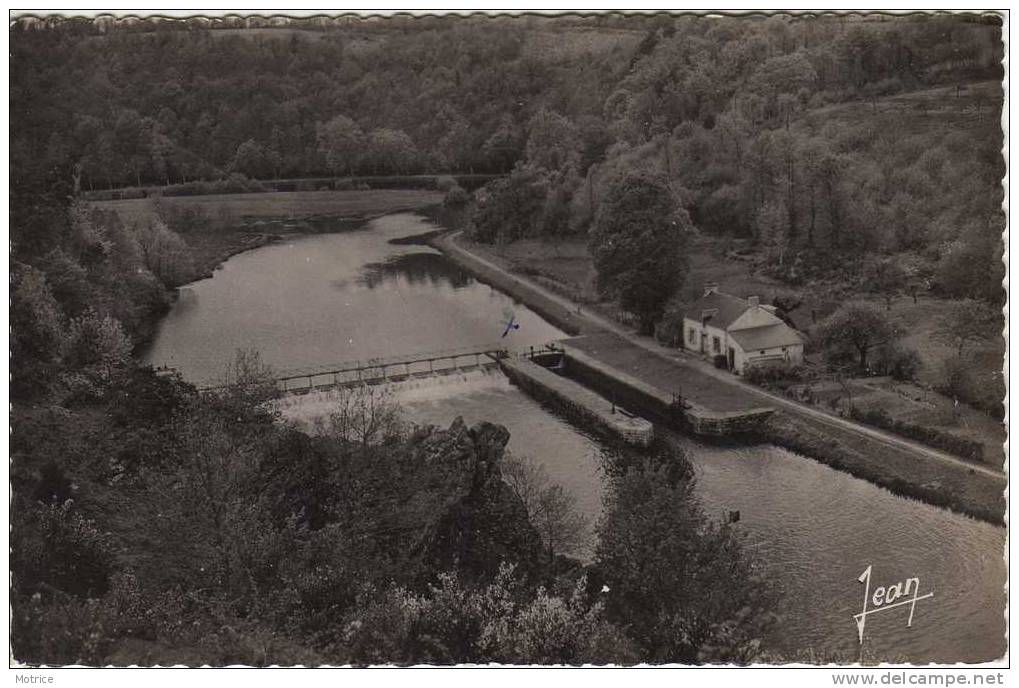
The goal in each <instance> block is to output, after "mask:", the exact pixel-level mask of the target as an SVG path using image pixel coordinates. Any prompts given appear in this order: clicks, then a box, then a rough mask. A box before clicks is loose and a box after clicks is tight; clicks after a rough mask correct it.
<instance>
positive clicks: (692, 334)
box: [687, 327, 697, 344]
mask: <svg viewBox="0 0 1019 688" xmlns="http://www.w3.org/2000/svg"><path fill="white" fill-rule="evenodd" d="M687 337H688V339H689V340H690V343H691V344H696V343H697V330H695V329H694V328H692V327H691V328H690V330H689V334H688V335H687Z"/></svg>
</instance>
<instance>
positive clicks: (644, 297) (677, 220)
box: [590, 171, 691, 334]
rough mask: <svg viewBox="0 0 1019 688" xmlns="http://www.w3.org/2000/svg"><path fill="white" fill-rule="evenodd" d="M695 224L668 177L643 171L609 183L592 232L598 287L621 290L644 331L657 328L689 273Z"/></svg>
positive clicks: (625, 305)
mask: <svg viewBox="0 0 1019 688" xmlns="http://www.w3.org/2000/svg"><path fill="white" fill-rule="evenodd" d="M690 229H691V222H690V216H689V215H688V214H687V212H686V210H684V209H682V208H679V207H677V204H676V201H675V199H674V197H673V194H672V192H671V190H670V189H669V186H668V183H667V181H666V180H665V179H664V178H663V177H661V176H657V175H653V174H651V173H647V172H641V171H638V172H630V173H628V174H626V175H624V176H621V177H617V178H615V179H613V180H612V181H611V182H610V183H609V189H608V192H607V193H606V195H605V200H604V201H602V204H601V206H600V207H599V209H598V215H597V217H596V218H595V222H594V226H593V228H592V230H591V238H590V250H591V255H592V256H593V257H594V265H595V270H596V271H597V284H598V289H599V291H601V292H602V293H603V294H608V295H618V297H619V300H620V304H621V305H622V307H623V308H625V309H626V310H628V311H630V312H632V313H635V314H636V315H637V317H638V318H639V320H640V329H641V332H642V333H645V334H649V333H651V332H653V331H654V323H655V321H657V320H658V319H659V318H661V316H662V313H663V312H664V311H665V304H666V302H667V301H668V300H669V297H671V296H672V294H673V293H674V292H675V291H676V289H677V288H679V286H680V285H682V283H683V281H684V279H685V277H686V270H687V254H686V244H687V238H688V235H689V232H690Z"/></svg>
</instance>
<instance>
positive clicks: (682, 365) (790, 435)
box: [429, 233, 1007, 525]
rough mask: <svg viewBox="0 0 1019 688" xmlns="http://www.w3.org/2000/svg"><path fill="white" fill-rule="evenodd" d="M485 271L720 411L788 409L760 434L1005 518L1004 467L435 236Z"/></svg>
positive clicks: (622, 358)
mask: <svg viewBox="0 0 1019 688" xmlns="http://www.w3.org/2000/svg"><path fill="white" fill-rule="evenodd" d="M429 243H430V244H431V245H432V246H434V247H435V248H437V249H438V250H440V251H443V253H445V254H446V255H447V256H449V257H450V258H451V259H452V260H454V261H455V262H456V263H458V264H459V265H460V266H461V267H463V268H464V269H466V270H468V271H469V272H471V273H472V274H474V275H475V276H476V277H477V278H478V279H480V280H482V281H484V282H486V283H488V284H491V285H492V286H495V287H496V288H498V289H500V290H502V291H504V292H506V293H508V294H510V295H511V296H513V298H515V299H517V300H519V301H521V302H523V303H525V304H527V305H528V306H529V307H531V308H532V309H534V310H535V311H537V312H539V313H540V314H542V316H543V317H546V318H547V319H549V320H550V321H551V322H552V323H553V324H555V325H556V326H557V327H559V328H560V329H563V330H564V331H567V332H570V333H575V334H577V335H586V336H582V337H578V338H577V339H575V340H572V341H571V344H572V345H574V346H578V347H580V348H583V349H584V350H585V353H587V354H589V355H592V356H594V357H596V358H597V359H599V360H601V361H602V362H604V363H606V364H607V365H611V366H615V367H618V368H619V369H620V370H622V371H623V372H625V373H626V374H628V375H631V376H633V377H635V378H637V379H639V380H641V381H642V382H645V383H647V384H650V385H652V386H655V387H658V388H659V389H661V390H662V391H663V393H672V392H675V393H678V394H680V395H681V396H682V397H683V398H684V399H689V400H691V401H692V402H694V403H696V404H699V405H702V406H703V407H705V408H708V409H711V410H714V411H720V412H724V411H732V410H739V409H742V408H749V407H759V406H761V405H762V401H763V402H764V403H765V404H770V405H772V406H774V407H776V408H777V409H778V410H779V411H780V412H779V413H777V414H776V416H775V418H773V420H772V421H771V422H770V423H768V424H766V425H765V426H764V427H763V428H761V429H760V431H759V432H758V433H757V439H758V440H759V441H762V442H769V443H772V444H775V445H778V446H782V447H785V448H787V449H790V450H792V451H795V452H797V453H800V454H803V455H805V456H807V457H810V458H813V459H815V460H818V461H820V462H822V463H825V464H827V465H829V466H832V467H833V468H836V469H838V470H842V471H845V472H847V473H849V474H851V475H854V476H856V477H858V478H861V479H864V480H867V481H869V482H871V483H873V484H875V485H879V486H881V487H884V488H887V489H889V490H891V491H893V492H895V493H897V494H900V495H903V496H907V497H912V498H915V499H919V500H923V501H925V502H928V503H930V504H934V505H936V506H942V507H947V508H950V509H952V510H954V511H957V512H960V513H964V514H967V515H969V516H972V517H975V518H979V519H981V520H984V521H988V522H990V523H993V524H996V525H1000V524H1002V523H1003V521H1004V490H1005V488H1006V486H1007V479H1006V477H1005V476H1004V474H1002V473H1000V472H998V471H995V470H993V469H989V468H987V467H983V466H977V465H969V464H967V463H966V462H965V461H963V460H961V459H956V458H954V457H951V456H948V455H946V454H944V453H942V452H938V451H935V450H932V449H929V448H927V447H924V446H922V445H919V444H918V443H915V442H910V441H908V440H903V439H901V438H898V437H895V436H893V435H890V434H888V433H884V432H879V431H876V430H874V429H872V428H867V427H864V426H860V425H858V424H856V423H852V422H850V421H847V420H845V419H842V418H839V417H836V416H830V415H828V414H824V413H823V412H821V411H818V410H816V409H812V408H808V407H805V406H802V405H800V404H795V403H793V402H791V401H789V400H785V399H782V398H781V397H777V396H775V395H772V394H769V393H768V392H766V391H764V390H760V389H758V388H754V387H752V386H750V385H747V384H745V383H742V382H741V381H739V380H737V379H731V380H729V379H726V378H723V377H722V376H721V375H722V374H721V371H715V370H709V369H708V368H707V367H706V365H702V363H703V362H701V361H695V360H693V359H690V358H689V357H685V356H682V354H681V353H680V352H678V351H676V350H671V349H669V350H666V349H665V348H663V347H661V346H660V345H659V344H657V343H655V342H652V341H650V340H647V341H644V340H645V339H646V338H640V337H638V336H637V335H634V334H632V333H629V332H626V331H623V330H622V328H621V327H619V326H617V325H614V324H613V323H609V322H607V321H606V320H605V319H604V318H602V317H599V316H598V315H596V314H592V313H590V312H589V311H588V312H585V311H584V310H583V308H582V307H581V306H578V305H576V304H572V303H570V301H569V300H568V299H567V298H565V297H563V296H561V295H558V294H552V293H549V292H548V291H547V290H546V289H543V288H542V287H541V286H540V285H537V284H534V283H532V282H531V281H530V280H528V279H527V278H526V277H524V276H519V277H518V276H515V275H511V274H510V273H509V272H508V271H507V270H505V269H503V268H502V267H500V266H499V265H496V264H495V263H493V262H492V261H490V260H487V259H485V258H482V257H481V256H478V255H475V254H473V253H472V252H471V251H469V250H468V249H466V248H464V247H463V246H461V245H460V244H459V243H458V242H457V241H456V235H455V234H452V233H447V234H443V235H440V236H437V237H434V238H432V239H431V240H430V242H429Z"/></svg>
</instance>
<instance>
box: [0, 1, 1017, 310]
mask: <svg viewBox="0 0 1019 688" xmlns="http://www.w3.org/2000/svg"><path fill="white" fill-rule="evenodd" d="M255 21H256V23H259V22H258V21H257V20H255ZM242 23H243V22H242V20H239V19H234V20H229V21H228V20H224V21H222V22H219V23H218V24H217V25H216V27H217V28H209V26H208V24H207V23H202V22H200V21H199V20H193V21H189V22H167V21H156V20H151V21H145V22H141V21H135V22H133V23H132V22H121V23H115V22H112V21H106V22H98V23H94V22H84V21H80V22H48V23H46V22H41V21H37V22H34V23H33V22H27V21H22V22H20V23H16V24H15V26H14V30H13V33H12V54H13V58H12V63H11V64H12V75H11V76H12V86H11V107H12V125H13V131H14V134H13V136H12V145H11V150H12V162H13V163H14V165H15V168H16V169H20V170H22V171H23V179H22V180H16V182H15V189H17V188H18V185H19V184H23V183H27V181H25V180H26V179H30V178H34V177H39V176H44V175H45V174H46V171H47V170H53V169H58V168H62V169H65V170H69V171H72V170H73V178H74V180H75V182H74V183H75V184H77V185H78V186H79V188H82V189H99V188H108V187H123V186H129V185H130V186H134V185H145V184H149V185H159V184H169V183H177V184H179V183H184V182H189V181H193V180H215V179H224V178H226V177H228V176H230V175H235V176H236V175H244V176H246V177H249V178H258V179H270V178H277V177H288V178H295V177H316V176H335V175H354V174H358V175H370V174H405V173H415V172H428V173H436V172H497V173H506V172H510V171H511V170H512V171H513V174H512V175H510V176H509V177H508V178H506V179H504V180H501V181H500V182H498V183H495V184H493V185H490V188H489V189H487V190H486V193H483V194H482V195H481V196H480V198H479V199H478V203H477V206H478V207H477V209H476V211H475V218H476V222H475V226H476V232H475V234H476V237H477V238H479V239H481V240H495V239H498V240H500V241H507V240H513V239H514V238H517V237H521V236H549V235H562V234H569V233H576V232H583V231H586V230H587V228H588V227H589V226H590V224H591V222H592V221H593V218H594V215H595V214H596V213H597V210H598V206H599V204H600V202H601V199H602V197H603V196H604V193H605V185H606V184H607V183H609V181H610V180H611V179H612V178H613V177H614V176H616V175H617V174H618V173H620V172H623V171H629V170H632V169H634V168H642V169H647V170H651V171H654V172H656V173H661V174H663V175H664V176H666V177H667V178H668V180H669V182H670V184H671V187H672V189H673V192H674V195H675V196H676V199H677V201H678V203H679V205H681V206H682V207H683V208H685V209H686V210H687V211H688V212H689V214H690V217H691V219H692V222H693V225H694V226H695V227H696V228H697V229H698V230H700V231H702V232H706V233H709V234H712V235H728V236H736V237H751V238H752V239H753V240H754V241H755V243H756V244H757V245H758V246H759V247H760V248H761V249H762V250H763V251H765V252H766V253H767V255H768V257H769V259H773V262H774V263H775V266H774V268H773V270H774V272H775V273H776V274H777V275H778V276H780V277H781V278H783V279H787V280H789V281H791V282H793V283H796V282H797V281H802V280H804V279H806V278H809V277H811V276H812V275H815V274H816V273H817V272H818V271H820V272H821V273H825V272H826V271H829V270H831V269H832V268H833V267H835V266H833V265H832V261H831V260H828V259H827V258H826V257H825V256H827V255H832V256H838V255H844V254H845V253H846V252H849V253H866V254H879V253H880V254H885V253H895V252H903V251H912V252H919V253H923V254H924V255H923V256H922V258H923V260H921V261H919V263H921V264H917V261H912V263H914V264H913V265H912V266H911V267H912V269H913V271H914V272H915V273H917V274H916V275H914V276H913V277H914V278H915V279H919V280H924V279H927V280H931V279H935V278H937V272H938V270H939V269H942V270H943V271H945V272H947V273H949V274H947V275H944V276H943V277H945V278H944V279H941V280H940V284H941V285H942V286H943V288H944V289H945V290H946V291H948V292H951V293H953V295H957V296H969V297H976V298H985V299H990V300H993V301H998V300H1000V298H1001V295H1000V291H1001V290H1000V288H998V283H999V282H1000V278H1001V270H1002V266H1001V264H1000V255H1001V246H1000V242H999V241H998V237H999V235H1000V231H1001V229H1002V227H1003V223H1004V217H1003V215H1002V213H1001V211H1000V203H1001V191H1000V184H999V181H1000V179H1001V176H1002V175H1003V172H1004V168H1003V163H1002V159H1001V155H1000V149H1001V145H1002V140H1001V130H1000V123H999V117H1000V105H1001V100H1002V93H1001V89H1000V86H999V85H998V84H997V81H998V80H999V79H1000V77H1001V74H1002V72H1001V65H1000V61H1001V50H1002V48H1001V41H1000V33H1001V27H1000V21H999V20H997V19H996V18H994V17H979V16H975V15H955V16H949V15H941V16H924V15H908V16H901V17H889V16H823V17H808V16H799V17H796V16H782V15H777V16H772V17H768V18H763V17H748V18H718V17H715V18H708V17H691V16H685V17H683V16H677V17H666V16H648V17H620V16H613V15H603V16H599V17H590V18H578V17H573V18H560V19H556V20H549V19H542V18H539V17H527V18H519V19H513V18H505V17H504V18H481V17H474V18H467V19H465V18H453V17H446V18H434V17H433V18H420V19H410V18H404V19H396V20H387V21H379V20H369V19H365V20H358V19H353V18H348V19H345V20H332V21H330V20H324V19H308V20H299V21H296V22H289V23H285V24H283V25H281V26H277V27H275V28H272V27H271V25H272V22H269V21H268V20H263V21H261V23H260V24H259V25H260V26H262V25H264V26H265V27H266V28H257V29H253V30H238V28H237V27H239V26H240V25H241V24H242ZM248 23H250V21H249V22H248ZM277 23H279V22H277ZM981 82H987V83H981ZM58 93H59V94H60V95H59V97H56V95H55V94H58ZM921 93H922V94H926V95H924V96H923V97H917V98H913V97H912V96H911V94H921ZM868 106H869V112H868V113H867V116H862V114H861V113H860V112H859V111H855V110H854V107H868ZM854 112H855V114H854ZM903 118H908V119H909V120H910V121H911V122H916V123H917V124H918V126H916V127H912V126H911V127H910V128H909V131H908V132H903V131H902V130H900V129H899V128H897V126H896V123H897V122H901V121H902V120H903ZM66 176H69V175H65V177H66ZM15 238H16V239H17V238H18V237H15ZM834 262H835V263H838V261H837V260H836V261H834ZM988 277H989V279H988ZM935 281H937V280H936V279H935Z"/></svg>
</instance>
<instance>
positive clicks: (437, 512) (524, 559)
mask: <svg viewBox="0 0 1019 688" xmlns="http://www.w3.org/2000/svg"><path fill="white" fill-rule="evenodd" d="M509 437H510V434H509V431H508V430H506V428H505V427H503V426H501V425H496V424H493V423H487V422H483V423H478V424H476V425H474V426H472V427H469V428H468V427H467V426H466V424H465V423H464V422H463V419H462V418H457V419H456V420H455V421H454V422H453V424H452V425H451V426H450V427H449V428H448V429H446V430H441V429H438V428H434V427H430V428H426V429H422V430H419V431H418V433H417V434H416V435H415V436H414V437H413V438H412V439H411V443H412V446H413V449H412V455H411V457H412V460H413V461H415V462H417V463H418V464H419V466H420V467H421V468H422V469H425V470H424V471H423V472H424V473H426V474H428V475H431V476H441V478H440V480H441V484H434V483H433V485H432V486H431V487H432V489H431V490H430V492H431V497H432V499H430V500H429V501H430V502H431V507H432V508H430V509H428V510H427V512H425V513H421V512H419V514H420V515H421V516H422V517H423V520H422V522H421V524H420V525H421V530H420V537H419V538H418V540H417V543H416V546H415V549H416V550H417V553H418V554H419V556H421V557H422V558H423V559H424V563H425V564H426V569H431V570H447V569H453V568H455V569H457V570H458V571H460V572H461V574H462V575H465V576H468V577H471V576H477V577H488V576H490V575H493V574H494V573H495V572H496V571H498V569H499V566H500V564H502V563H503V562H512V563H515V564H516V565H517V566H518V569H519V570H520V571H521V573H524V574H527V573H530V572H533V571H536V569H537V566H538V562H539V561H540V551H541V546H540V540H539V538H538V534H537V532H536V531H535V530H534V527H533V526H532V525H531V523H530V522H529V521H528V518H527V510H526V509H525V507H524V505H523V503H522V502H521V501H520V499H519V498H518V497H517V496H516V494H514V493H513V491H512V490H511V489H510V488H509V486H508V485H507V484H506V483H505V482H503V480H502V471H501V463H502V458H503V455H504V454H505V451H506V444H507V442H508V441H509Z"/></svg>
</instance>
